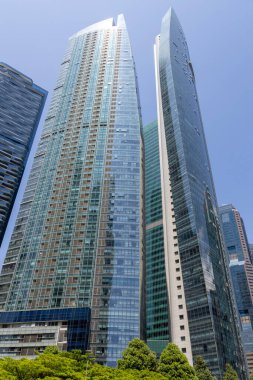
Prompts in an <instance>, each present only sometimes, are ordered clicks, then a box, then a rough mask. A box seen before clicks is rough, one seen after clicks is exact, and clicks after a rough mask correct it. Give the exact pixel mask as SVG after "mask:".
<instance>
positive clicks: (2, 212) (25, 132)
mask: <svg viewBox="0 0 253 380" xmlns="http://www.w3.org/2000/svg"><path fill="white" fill-rule="evenodd" d="M46 97H47V91H45V90H43V89H42V88H41V87H39V86H37V85H35V84H34V83H33V81H32V79H30V78H28V77H27V76H26V75H24V74H22V73H21V72H19V71H17V70H16V69H14V68H13V67H11V66H9V65H7V64H6V63H3V62H0V246H1V243H2V240H3V237H4V233H5V230H6V227H7V224H8V221H9V218H10V214H11V211H12V207H13V204H14V201H15V198H16V195H17V192H18V188H19V185H20V182H21V179H22V175H23V172H24V169H25V165H26V162H27V159H28V156H29V153H30V150H31V146H32V143H33V139H34V136H35V133H36V131H37V127H38V125H39V121H40V117H41V113H42V111H43V108H44V105H45V101H46Z"/></svg>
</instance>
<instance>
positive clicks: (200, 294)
mask: <svg viewBox="0 0 253 380" xmlns="http://www.w3.org/2000/svg"><path fill="white" fill-rule="evenodd" d="M155 64H156V83H157V108H158V135H159V149H160V165H161V193H162V206H163V230H164V257H165V271H166V280H167V288H168V304H169V311H170V336H171V340H172V341H174V342H175V343H177V344H178V345H179V347H180V348H181V349H182V351H183V352H185V353H186V355H187V357H188V359H189V360H190V361H192V359H193V358H194V357H196V356H197V355H201V356H203V357H204V359H205V360H206V361H207V363H208V365H209V367H210V369H211V370H212V372H213V374H214V375H215V376H216V377H217V379H221V377H222V373H223V371H224V368H225V364H226V363H231V364H232V366H233V367H234V368H235V369H236V370H237V372H238V374H239V376H240V379H245V378H246V377H245V363H244V358H243V352H242V347H241V342H240V336H239V330H238V327H237V324H236V322H237V320H236V312H235V306H234V304H233V298H232V297H231V285H230V278H229V272H228V265H227V258H226V254H225V250H224V247H223V242H222V239H221V233H220V225H219V218H218V212H217V201H216V195H215V190H214V184H213V179H212V174H211V167H210V162H209V158H208V152H207V146H206V141H205V136H204V130H203V125H202V120H201V114H200V109H199V103H198V98H197V91H196V85H195V76H194V72H193V67H192V63H191V60H190V57H189V52H188V48H187V43H186V40H185V37H184V33H183V30H182V27H181V25H180V23H179V21H178V20H177V17H176V15H175V13H174V12H173V10H171V9H170V10H169V11H168V12H167V14H166V15H165V16H164V18H163V20H162V26H161V34H160V36H158V37H157V38H156V43H155Z"/></svg>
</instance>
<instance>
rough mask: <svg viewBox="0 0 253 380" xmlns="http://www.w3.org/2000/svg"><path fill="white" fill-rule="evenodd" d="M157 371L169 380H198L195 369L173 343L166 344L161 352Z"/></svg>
mask: <svg viewBox="0 0 253 380" xmlns="http://www.w3.org/2000/svg"><path fill="white" fill-rule="evenodd" d="M158 371H159V372H160V373H161V374H163V375H164V376H166V378H167V379H169V380H198V378H197V376H196V372H195V369H194V368H193V367H192V366H191V365H190V364H189V362H188V360H187V358H186V356H185V355H184V354H183V353H182V352H181V351H180V349H179V348H178V346H177V345H176V344H174V343H170V344H168V346H167V347H166V348H165V349H164V350H163V352H162V354H161V356H160V360H159V364H158Z"/></svg>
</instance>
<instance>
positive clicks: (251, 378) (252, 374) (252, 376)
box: [249, 372, 253, 380]
mask: <svg viewBox="0 0 253 380" xmlns="http://www.w3.org/2000/svg"><path fill="white" fill-rule="evenodd" d="M249 380H253V372H251V374H250V378H249Z"/></svg>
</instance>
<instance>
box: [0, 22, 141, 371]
mask: <svg viewBox="0 0 253 380" xmlns="http://www.w3.org/2000/svg"><path fill="white" fill-rule="evenodd" d="M141 128H142V126H141V116H140V105H139V98H138V89H137V82H136V75H135V67H134V62H133V58H132V52H131V47H130V43H129V37H128V33H127V30H126V26H125V21H124V18H123V16H119V17H118V21H117V25H115V24H114V22H113V20H112V19H108V20H105V21H103V22H100V23H97V24H95V25H92V26H90V27H88V28H86V29H83V30H81V31H80V32H78V33H76V34H74V35H73V36H72V37H71V38H70V39H69V44H68V48H67V51H66V54H65V57H64V59H63V62H62V64H61V71H60V76H59V79H58V81H57V83H56V87H55V89H54V95H53V99H52V102H51V106H50V109H49V112H48V116H47V119H46V122H45V126H44V129H43V133H42V137H41V140H40V144H39V147H38V151H37V153H36V156H35V160H34V164H33V168H32V171H31V175H30V178H29V181H28V185H27V188H26V191H25V195H24V198H23V201H22V204H21V209H20V212H19V215H18V218H17V222H16V226H15V229H14V232H13V235H12V239H11V244H10V247H9V250H8V253H7V256H6V259H5V262H4V266H3V270H2V274H1V277H0V284H2V285H0V287H1V308H2V310H3V311H2V313H0V323H1V324H2V327H5V328H1V329H0V353H1V355H7V354H8V355H10V354H12V355H33V354H34V350H35V349H36V350H39V351H40V350H43V348H44V347H45V346H48V345H54V344H57V345H58V346H59V347H60V348H62V349H72V348H82V349H86V348H87V347H89V348H90V349H92V350H93V351H94V353H95V355H96V358H97V360H98V361H99V362H102V363H105V364H107V365H115V364H116V360H117V359H118V358H119V357H120V356H121V352H122V350H123V349H124V348H125V347H126V346H127V344H128V342H129V341H130V340H131V339H132V338H134V337H138V336H140V335H141V334H142V332H141V329H142V326H141V323H140V316H141V302H140V300H142V299H143V297H142V292H143V289H142V280H141V275H142V260H143V211H142V210H143V205H142V198H143V187H142V181H143V174H142V166H143V163H142V135H141V133H142V132H141ZM21 324H22V327H20V325H21ZM6 325H7V326H6ZM6 327H7V328H6ZM6 333H8V335H11V339H10V340H9V341H8V339H7V340H6V339H5V340H4V338H3V336H4V335H5V334H6ZM1 338H2V341H3V340H4V344H3V343H1ZM88 338H89V339H88ZM6 341H8V344H6ZM30 341H31V342H34V344H31V343H30ZM27 342H29V343H27Z"/></svg>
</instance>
